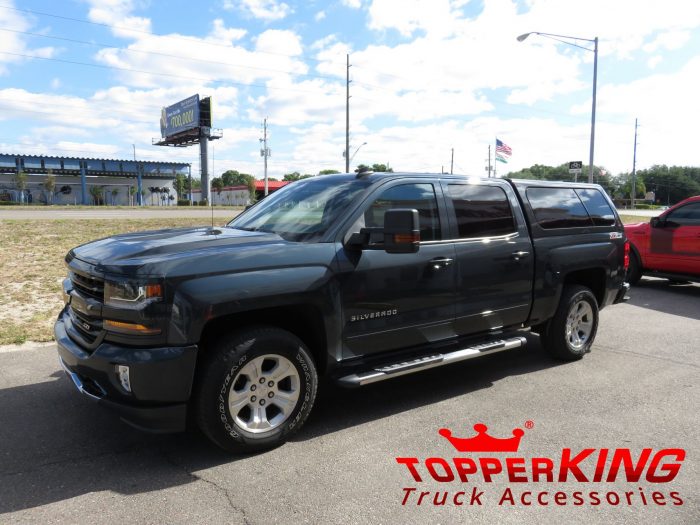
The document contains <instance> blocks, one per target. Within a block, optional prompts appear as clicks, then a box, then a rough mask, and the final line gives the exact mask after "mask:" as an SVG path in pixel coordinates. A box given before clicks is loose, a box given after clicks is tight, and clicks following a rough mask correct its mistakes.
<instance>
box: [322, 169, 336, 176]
mask: <svg viewBox="0 0 700 525" xmlns="http://www.w3.org/2000/svg"><path fill="white" fill-rule="evenodd" d="M335 173H340V172H339V171H338V170H321V171H319V172H318V174H319V175H333V174H335Z"/></svg>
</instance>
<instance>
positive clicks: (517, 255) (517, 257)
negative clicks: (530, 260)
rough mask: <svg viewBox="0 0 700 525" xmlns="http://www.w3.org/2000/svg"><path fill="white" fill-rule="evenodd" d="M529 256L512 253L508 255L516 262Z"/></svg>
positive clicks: (523, 253)
mask: <svg viewBox="0 0 700 525" xmlns="http://www.w3.org/2000/svg"><path fill="white" fill-rule="evenodd" d="M528 255H530V252H513V253H511V254H510V256H511V257H512V258H513V259H515V260H516V261H519V260H520V259H524V258H525V257H527V256H528Z"/></svg>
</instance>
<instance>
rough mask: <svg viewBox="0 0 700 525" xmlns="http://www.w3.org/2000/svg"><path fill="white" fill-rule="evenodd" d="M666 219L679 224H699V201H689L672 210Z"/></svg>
mask: <svg viewBox="0 0 700 525" xmlns="http://www.w3.org/2000/svg"><path fill="white" fill-rule="evenodd" d="M666 220H667V221H669V222H673V223H675V224H679V225H681V226H700V202H691V203H690V204H686V205H685V206H681V207H680V208H678V209H676V210H673V211H672V212H671V213H669V214H668V215H667V216H666Z"/></svg>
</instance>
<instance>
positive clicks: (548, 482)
mask: <svg viewBox="0 0 700 525" xmlns="http://www.w3.org/2000/svg"><path fill="white" fill-rule="evenodd" d="M532 426H534V425H533V424H532V422H531V421H528V422H527V423H526V428H528V429H530V428H532ZM474 430H475V431H476V435H475V436H473V437H469V438H460V437H455V436H454V435H453V434H452V431H451V430H449V429H447V428H441V429H440V430H439V431H438V435H439V436H441V437H442V438H444V439H445V440H446V442H449V443H450V444H451V445H452V447H453V448H454V450H455V451H456V453H457V454H455V455H449V457H440V456H435V457H429V458H424V459H419V458H417V457H397V458H396V462H397V463H398V464H399V465H403V466H404V467H405V468H406V470H407V473H408V475H409V478H410V479H411V480H412V482H413V484H412V486H407V487H403V489H402V494H401V504H402V505H404V506H413V505H416V506H420V505H425V506H430V505H434V506H456V507H461V506H464V505H466V506H470V505H471V506H484V505H488V504H497V505H500V506H513V507H515V506H523V507H527V506H548V505H552V506H573V507H581V506H593V507H595V506H603V505H607V506H611V507H617V506H619V507H628V506H654V505H657V506H666V505H668V506H679V505H683V504H684V500H683V498H682V497H681V495H680V493H679V492H677V491H676V490H673V487H672V486H671V485H670V484H671V483H672V482H673V480H674V479H675V478H676V476H677V475H678V473H679V471H680V469H681V466H682V464H683V461H684V460H685V450H684V449H680V448H663V449H659V450H654V449H652V448H643V449H641V450H638V451H633V450H632V449H629V448H616V449H609V448H599V449H596V448H583V449H571V448H563V449H562V450H561V453H560V454H557V455H556V456H553V457H525V456H523V455H519V454H518V450H519V448H520V441H521V439H522V438H523V436H524V435H525V432H524V431H523V430H522V429H520V428H516V429H514V430H513V433H512V434H513V435H512V437H507V438H496V437H492V436H490V435H489V434H488V433H487V430H488V428H487V427H486V425H484V424H482V423H477V424H476V425H474ZM431 480H434V481H436V482H438V483H443V484H445V485H444V487H445V489H444V490H438V491H434V490H433V491H431V490H421V489H422V487H421V484H422V483H424V482H429V481H431ZM494 482H496V483H501V484H502V483H503V482H505V483H507V485H508V486H507V487H506V488H505V489H500V488H499V489H495V488H494V485H490V484H493V483H494ZM525 483H528V484H530V485H529V486H527V487H524V484H525ZM565 483H566V484H568V485H566V487H567V488H566V489H561V488H560V486H557V487H556V490H553V485H554V484H565ZM605 483H617V484H618V485H619V484H620V483H626V484H627V485H628V487H625V489H624V490H619V488H618V486H615V487H613V488H610V487H606V486H605V485H604V484H605ZM533 484H534V485H535V489H533V488H532V485H533ZM569 487H570V488H569Z"/></svg>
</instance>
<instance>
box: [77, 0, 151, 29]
mask: <svg viewBox="0 0 700 525" xmlns="http://www.w3.org/2000/svg"><path fill="white" fill-rule="evenodd" d="M84 1H85V2H87V4H88V5H89V6H90V10H89V11H88V18H89V19H90V20H92V21H93V22H97V23H100V24H107V25H111V26H115V27H114V28H112V33H113V34H114V35H115V36H118V37H122V38H137V37H138V35H139V33H142V32H150V31H151V20H150V19H148V18H144V17H139V16H132V15H131V12H132V11H133V10H134V9H135V7H136V5H135V2H134V0H84Z"/></svg>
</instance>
